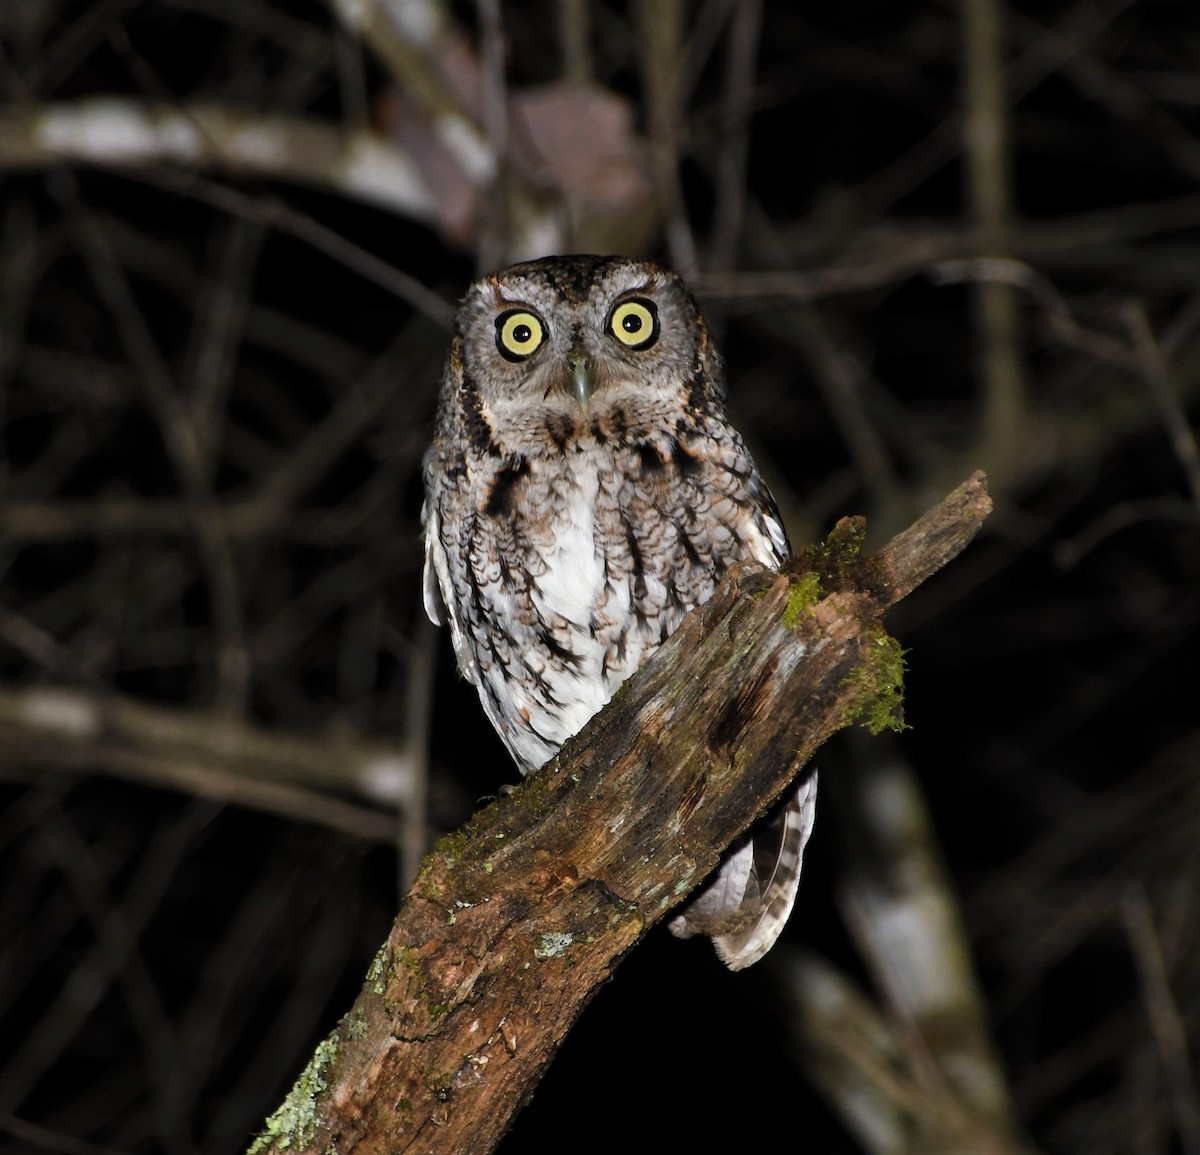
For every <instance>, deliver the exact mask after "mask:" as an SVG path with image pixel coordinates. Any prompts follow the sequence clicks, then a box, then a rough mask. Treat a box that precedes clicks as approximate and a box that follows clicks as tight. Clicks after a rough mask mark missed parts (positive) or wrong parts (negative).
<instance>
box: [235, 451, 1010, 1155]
mask: <svg viewBox="0 0 1200 1155" xmlns="http://www.w3.org/2000/svg"><path fill="white" fill-rule="evenodd" d="M990 508H991V502H990V500H989V499H988V496H987V491H986V482H985V479H984V477H983V475H982V474H976V475H975V476H973V477H972V478H971V479H969V480H968V481H967V482H965V483H964V484H963V485H962V486H960V487H959V489H957V490H956V491H955V492H954V493H953V494H951V495H950V496H949V497H948V498H947V499H946V500H945V501H943V502H942V503H941V504H940V505H939V506H937V507H936V508H935V509H934V510H932V511H930V512H929V513H928V514H926V515H925V516H924V517H923V518H921V519H920V521H918V522H917V523H916V524H915V525H914V526H912V527H911V528H910V529H909V530H907V531H905V532H904V533H903V534H901V535H899V536H898V537H897V538H896V539H895V540H894V541H892V542H891V543H890V544H889V545H888V546H886V547H885V548H884V549H883V550H882V551H881V552H880V553H879V554H878V555H876V556H875V557H874V558H871V559H867V560H864V559H862V558H861V556H860V555H859V546H860V544H861V541H862V535H863V523H862V521H861V519H854V520H849V519H847V520H843V521H842V522H840V523H839V525H838V526H837V528H836V529H835V530H834V532H833V534H832V535H831V536H830V538H829V540H828V542H827V543H826V544H825V545H824V546H822V547H811V548H810V549H809V550H807V551H805V553H804V554H803V555H802V556H801V557H800V558H798V559H797V560H796V562H795V563H793V565H792V566H791V567H789V569H788V571H787V572H784V573H780V574H777V573H772V572H770V571H767V570H763V569H761V568H759V567H757V566H742V567H737V568H735V569H734V570H733V571H732V572H731V573H730V574H729V575H728V576H727V577H726V579H725V580H724V581H723V582H722V584H721V586H720V588H719V589H718V590H717V592H716V594H715V595H714V596H713V598H712V599H711V600H710V601H709V602H708V603H706V604H705V605H704V606H702V607H700V608H699V609H698V610H696V611H695V612H694V613H692V614H690V615H689V616H688V617H687V618H686V619H685V621H684V622H683V624H682V625H681V626H680V628H679V629H678V630H677V631H676V632H675V634H674V635H672V637H671V638H670V639H669V641H668V642H667V643H666V644H665V645H664V646H663V647H662V648H661V649H660V650H659V651H658V653H657V654H656V655H655V656H654V657H653V658H652V659H651V660H650V661H649V662H648V663H647V664H646V665H645V666H644V667H643V668H642V669H641V670H640V671H639V672H638V673H637V674H636V675H634V677H632V678H631V679H630V680H629V681H628V682H627V683H625V685H624V686H623V687H622V688H621V689H620V690H619V691H618V693H617V695H616V697H615V698H614V699H613V701H612V702H611V703H610V704H609V705H608V706H607V707H605V709H604V710H602V711H601V712H600V713H599V714H598V715H597V716H596V717H595V718H593V719H592V721H591V722H590V723H589V724H588V725H587V726H586V727H584V729H583V730H582V731H581V732H580V734H579V735H577V736H576V738H574V739H573V740H572V741H571V742H569V743H567V745H566V746H565V747H564V748H563V750H562V752H561V754H560V755H559V756H558V757H557V758H556V759H554V761H552V762H551V763H549V764H548V765H547V766H546V767H545V768H543V769H542V770H541V771H540V772H539V773H538V774H535V775H534V776H532V777H531V778H530V779H528V780H527V781H526V782H525V783H524V784H523V785H522V786H521V787H520V788H518V789H517V790H516V791H514V792H513V794H512V795H511V796H509V797H506V798H502V799H500V800H499V801H497V802H496V803H495V804H493V805H492V806H490V807H488V808H487V809H486V810H484V811H482V812H480V813H479V814H477V815H475V816H474V817H473V818H472V819H471V821H470V822H469V823H468V824H467V825H466V826H465V827H464V828H463V830H461V831H460V832H458V833H456V834H453V835H450V836H449V837H447V838H445V839H443V840H442V842H441V843H439V845H438V847H437V849H436V850H435V852H434V853H433V854H432V855H431V856H430V857H429V858H428V859H427V860H426V862H425V864H424V866H423V869H422V870H421V873H420V874H419V876H418V878H417V880H416V882H415V883H414V885H413V888H412V890H411V891H410V893H409V895H408V898H407V900H406V901H405V904H404V906H403V907H402V909H401V911H400V913H399V915H398V916H397V918H396V921H395V923H394V925H393V927H392V932H391V934H390V935H389V937H388V941H387V942H386V943H385V944H384V946H383V948H382V949H381V950H380V952H379V954H378V955H377V957H376V959H375V961H374V963H373V964H372V966H371V970H370V972H369V973H368V975H367V980H366V983H365V985H364V987H363V990H362V993H361V994H360V995H359V997H358V1000H357V1001H356V1003H355V1005H354V1007H353V1008H352V1009H351V1010H350V1012H349V1013H348V1014H347V1015H346V1016H345V1017H344V1018H343V1019H342V1020H341V1022H340V1024H339V1025H338V1028H337V1029H336V1030H335V1031H334V1032H333V1033H332V1034H331V1035H330V1036H329V1037H328V1038H327V1039H326V1040H325V1041H324V1042H323V1043H322V1044H321V1045H320V1046H319V1047H318V1048H317V1051H316V1053H315V1055H314V1056H313V1059H312V1061H311V1062H310V1064H309V1066H308V1068H307V1069H306V1071H305V1072H304V1073H303V1074H302V1075H301V1077H300V1079H299V1080H298V1081H297V1083H296V1086H295V1087H294V1088H293V1090H292V1092H291V1094H290V1095H289V1096H288V1099H287V1100H286V1101H285V1103H284V1104H283V1106H282V1107H281V1108H280V1110H279V1111H277V1112H276V1113H275V1114H274V1115H273V1116H271V1118H270V1119H269V1120H268V1121H267V1129H266V1132H265V1133H264V1135H263V1136H262V1137H261V1138H260V1139H259V1140H257V1141H256V1143H255V1144H254V1146H253V1148H252V1151H254V1152H256V1153H258V1152H263V1151H275V1152H282V1151H284V1150H287V1151H288V1152H289V1155H295V1153H297V1152H300V1151H326V1150H329V1149H334V1150H336V1151H338V1152H339V1155H347V1153H348V1152H351V1151H354V1152H359V1153H363V1155H365V1153H368V1152H370V1153H374V1152H385V1151H386V1152H401V1151H409V1150H414V1149H416V1145H417V1144H419V1149H420V1150H421V1151H423V1152H438V1153H440V1152H467V1151H470V1152H482V1151H489V1150H491V1149H492V1147H493V1146H494V1145H495V1143H496V1142H497V1141H498V1140H499V1139H500V1137H501V1136H502V1135H503V1134H504V1132H505V1130H506V1129H507V1127H508V1125H509V1123H510V1122H511V1120H512V1118H513V1116H514V1115H515V1113H516V1111H517V1110H518V1109H519V1108H520V1106H521V1105H523V1104H524V1103H525V1102H526V1101H527V1100H528V1098H529V1096H530V1095H531V1094H532V1092H533V1089H534V1087H535V1086H536V1084H537V1082H538V1080H539V1079H540V1077H541V1075H542V1073H543V1072H544V1070H545V1069H546V1067H547V1066H548V1064H549V1063H550V1061H551V1059H552V1058H553V1056H554V1054H555V1052H556V1051H557V1049H558V1047H559V1045H560V1044H561V1042H562V1040H563V1038H564V1037H565V1035H566V1033H567V1031H568V1030H569V1029H570V1027H571V1025H572V1024H573V1023H574V1021H575V1019H576V1018H577V1017H578V1015H579V1014H580V1013H581V1012H582V1010H583V1008H584V1007H585V1006H586V1005H587V1003H588V1001H589V1000H590V998H591V997H592V995H593V994H594V993H595V991H596V990H597V988H598V987H599V986H600V984H601V983H603V982H604V981H606V980H607V979H608V978H609V977H610V975H611V974H612V972H613V970H614V969H615V967H616V965H617V964H618V963H619V962H620V960H621V958H622V957H623V956H624V955H625V954H626V953H627V952H628V951H629V950H630V948H631V947H632V946H633V945H634V944H635V943H636V942H637V941H638V940H639V939H640V938H641V937H642V936H643V935H644V934H645V933H646V932H647V931H648V930H649V929H650V927H652V926H653V925H654V924H655V923H656V922H658V921H659V920H660V919H661V918H663V917H664V916H665V915H666V914H667V913H668V912H669V911H670V910H671V908H672V907H674V906H676V905H677V904H678V903H679V902H681V901H682V900H683V899H684V898H685V897H686V895H687V894H688V892H690V891H691V890H692V889H693V888H694V887H695V886H696V885H697V884H699V883H700V882H701V881H702V880H703V879H704V878H705V877H706V876H707V875H708V874H709V873H710V872H711V871H712V870H713V869H714V867H715V866H716V865H717V862H718V859H719V858H720V856H721V854H722V852H723V851H724V849H725V848H726V847H727V846H728V845H729V844H730V843H731V842H732V841H733V840H734V839H736V838H737V837H738V836H739V835H740V834H742V833H743V832H744V831H745V830H746V829H747V828H748V827H749V826H750V825H751V824H752V823H753V822H754V821H755V820H756V819H757V818H759V817H760V816H761V815H762V813H763V812H764V811H765V810H766V809H768V807H769V806H770V805H771V803H772V802H773V801H774V799H775V798H776V797H777V796H778V795H779V794H780V793H781V792H782V791H783V790H784V789H785V788H786V787H787V786H788V784H789V783H790V782H791V781H792V780H793V779H794V778H795V776H796V774H797V773H798V772H799V771H800V769H801V768H802V767H803V766H804V765H805V763H806V762H807V761H808V760H809V758H810V757H811V756H812V754H813V752H814V751H815V750H816V749H817V747H818V746H819V745H820V744H821V743H822V742H823V741H824V740H825V739H826V738H828V737H829V736H830V735H831V734H832V733H833V732H834V731H835V730H837V729H839V728H840V727H842V726H845V725H847V724H848V723H850V722H853V721H856V720H859V719H862V720H864V721H866V722H868V724H872V725H873V726H874V727H876V728H878V726H879V725H880V724H883V723H886V720H887V717H888V715H889V714H890V713H891V711H892V709H893V708H894V706H895V705H896V703H897V701H898V697H897V695H898V684H897V683H898V679H899V675H900V669H901V663H900V660H899V648H898V647H897V646H896V644H895V643H894V642H893V641H892V639H890V638H889V637H888V636H887V634H886V633H884V631H883V628H882V625H881V618H882V615H883V613H884V611H885V610H886V609H887V608H888V607H889V606H891V605H893V604H894V603H895V602H897V601H899V600H900V599H901V598H902V597H904V596H905V595H906V594H908V593H909V592H911V590H912V589H914V588H915V587H916V586H917V585H918V584H919V583H920V582H922V581H923V580H924V579H925V578H926V577H928V576H929V575H930V574H932V573H934V572H935V571H936V570H937V569H938V568H940V567H941V566H942V565H944V564H945V563H946V562H947V561H948V560H950V558H952V557H953V556H955V555H956V554H957V553H958V552H959V551H961V550H962V549H963V548H964V547H965V546H966V544H967V542H969V541H970V539H971V538H972V536H974V534H975V532H976V530H977V529H978V528H979V525H980V524H981V522H982V521H983V518H984V517H986V515H987V513H988V511H989V509H990Z"/></svg>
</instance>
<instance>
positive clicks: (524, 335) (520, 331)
mask: <svg viewBox="0 0 1200 1155" xmlns="http://www.w3.org/2000/svg"><path fill="white" fill-rule="evenodd" d="M532 336H533V330H532V329H531V328H530V327H529V326H528V325H517V326H516V328H514V329H513V340H514V341H516V343H517V344H518V345H524V344H525V342H526V341H528V340H529V339H530V338H531V337H532Z"/></svg>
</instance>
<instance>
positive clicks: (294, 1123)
mask: <svg viewBox="0 0 1200 1155" xmlns="http://www.w3.org/2000/svg"><path fill="white" fill-rule="evenodd" d="M337 1053H338V1037H337V1035H336V1034H332V1035H330V1036H329V1038H327V1039H325V1040H324V1042H322V1043H320V1044H318V1046H317V1049H316V1050H315V1051H314V1052H313V1057H312V1058H311V1059H310V1060H309V1062H308V1066H307V1067H305V1068H304V1070H303V1071H301V1072H300V1077H299V1078H298V1079H297V1080H296V1083H295V1086H293V1087H292V1089H291V1090H290V1091H289V1092H288V1097H287V1098H286V1099H284V1101H283V1105H282V1106H281V1107H280V1108H279V1110H278V1111H276V1112H275V1113H274V1114H273V1115H271V1116H270V1118H268V1119H267V1123H266V1128H265V1130H264V1131H263V1133H262V1134H261V1135H259V1136H258V1137H257V1138H256V1139H255V1140H254V1142H253V1143H251V1144H250V1148H249V1150H248V1151H247V1155H257V1152H259V1151H265V1150H266V1149H267V1148H268V1147H275V1148H276V1149H278V1150H280V1151H286V1150H288V1149H289V1148H291V1147H296V1148H300V1147H307V1146H309V1145H310V1144H311V1143H312V1140H313V1136H314V1135H315V1134H316V1133H317V1097H318V1096H319V1095H320V1094H321V1092H322V1091H324V1090H325V1089H326V1088H327V1087H328V1086H329V1080H328V1077H327V1076H328V1074H329V1068H330V1067H331V1066H332V1064H333V1061H334V1060H335V1059H336V1058H337Z"/></svg>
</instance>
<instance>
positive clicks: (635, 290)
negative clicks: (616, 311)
mask: <svg viewBox="0 0 1200 1155" xmlns="http://www.w3.org/2000/svg"><path fill="white" fill-rule="evenodd" d="M653 283H654V282H653V281H643V282H642V283H641V284H640V285H634V286H632V287H631V288H628V289H622V290H621V291H620V292H619V293H618V294H617V300H618V301H623V300H624V299H625V298H626V297H638V296H642V297H644V296H645V295H646V294H647V293H649V292H650V289H651V286H652V285H653Z"/></svg>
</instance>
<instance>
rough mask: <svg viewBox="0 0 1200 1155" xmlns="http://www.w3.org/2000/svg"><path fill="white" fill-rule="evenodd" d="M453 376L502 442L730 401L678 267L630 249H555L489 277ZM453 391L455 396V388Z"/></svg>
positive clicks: (643, 421) (474, 292)
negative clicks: (608, 253)
mask: <svg viewBox="0 0 1200 1155" xmlns="http://www.w3.org/2000/svg"><path fill="white" fill-rule="evenodd" d="M447 376H448V380H447V386H448V387H449V389H451V390H453V391H454V392H455V393H457V394H458V397H457V403H458V404H459V405H460V406H464V405H465V406H466V407H467V408H468V409H470V408H472V407H477V408H478V411H479V413H480V415H481V416H482V417H483V419H484V420H485V421H486V423H487V426H488V428H489V429H490V431H491V433H492V435H493V436H494V437H495V438H496V440H498V441H499V442H500V443H502V444H504V443H506V442H510V441H516V440H519V439H525V438H528V437H529V436H530V435H531V434H534V433H535V432H537V431H538V430H539V429H541V428H546V427H551V428H554V427H556V426H557V428H559V429H568V428H569V429H582V428H586V427H588V426H594V425H595V423H596V422H597V421H598V422H600V423H601V424H603V423H604V420H605V416H606V414H607V415H612V414H619V416H620V422H621V425H622V427H624V428H630V427H633V426H642V425H653V424H656V423H658V422H661V421H663V420H668V419H669V418H670V416H671V415H672V414H673V413H678V412H680V411H681V410H682V409H683V408H684V407H686V406H688V405H691V406H693V407H695V406H698V405H700V404H704V405H706V406H707V405H709V404H712V403H714V402H716V403H717V404H719V402H720V391H721V386H720V363H719V359H718V358H717V355H716V352H715V350H713V348H712V347H711V345H710V343H709V340H708V333H707V330H706V328H705V326H704V322H703V320H702V319H701V317H700V314H699V311H698V310H697V308H696V303H695V301H693V299H692V297H691V294H689V293H688V291H687V289H686V288H685V286H684V284H683V282H682V281H681V280H680V278H679V277H678V276H676V275H675V274H674V273H672V272H671V271H669V270H668V269H665V268H663V267H662V266H661V265H657V264H654V263H653V262H650V261H636V260H631V259H629V258H626V257H596V256H560V257H545V258H543V259H542V260H538V261H528V262H526V263H524V264H520V265H513V266H512V267H511V268H508V269H505V270H503V271H502V272H499V273H493V274H492V275H491V276H488V277H484V278H483V279H482V280H479V281H477V282H476V283H475V284H474V285H472V286H471V288H470V289H469V290H468V292H467V295H466V297H465V299H464V300H463V303H462V307H461V308H460V310H459V313H458V317H457V320H456V322H455V338H454V343H453V346H452V349H451V354H450V362H449V366H448V374H447ZM445 400H447V401H449V400H450V398H445Z"/></svg>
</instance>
